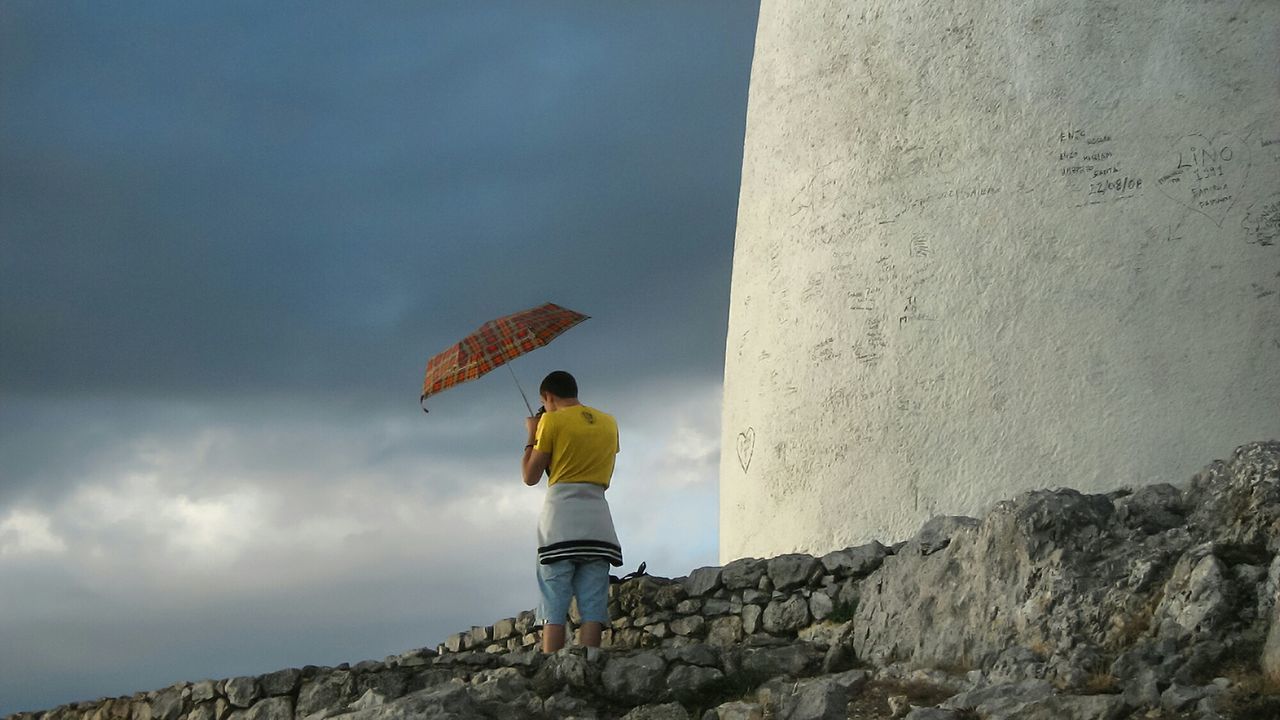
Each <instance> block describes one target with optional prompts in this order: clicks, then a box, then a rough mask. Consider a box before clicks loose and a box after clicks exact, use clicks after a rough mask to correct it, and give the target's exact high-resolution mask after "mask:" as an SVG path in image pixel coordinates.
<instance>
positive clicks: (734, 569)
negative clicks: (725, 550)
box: [720, 558, 765, 590]
mask: <svg viewBox="0 0 1280 720" xmlns="http://www.w3.org/2000/svg"><path fill="white" fill-rule="evenodd" d="M764 574H765V561H764V560H760V559H757V558H740V559H738V560H734V561H732V562H730V563H728V564H726V565H725V566H724V569H722V570H721V572H720V579H721V581H722V582H723V583H724V586H725V588H727V589H729V590H754V589H755V588H757V587H759V585H760V578H762V577H764Z"/></svg>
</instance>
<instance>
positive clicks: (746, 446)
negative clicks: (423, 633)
mask: <svg viewBox="0 0 1280 720" xmlns="http://www.w3.org/2000/svg"><path fill="white" fill-rule="evenodd" d="M755 451H756V429H755V428H753V427H748V428H747V429H746V430H743V431H742V432H740V433H738V464H739V465H741V466H742V472H746V471H747V470H749V469H750V468H751V456H752V455H753V454H754V453H755Z"/></svg>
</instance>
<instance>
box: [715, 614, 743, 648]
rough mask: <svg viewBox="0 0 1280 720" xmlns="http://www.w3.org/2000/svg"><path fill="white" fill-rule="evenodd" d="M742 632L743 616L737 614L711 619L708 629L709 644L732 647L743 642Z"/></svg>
mask: <svg viewBox="0 0 1280 720" xmlns="http://www.w3.org/2000/svg"><path fill="white" fill-rule="evenodd" d="M742 633H743V623H742V618H740V617H738V616H737V615H730V616H729V617H720V618H716V619H715V620H712V621H711V624H710V625H709V629H708V630H707V644H708V645H713V646H715V647H720V648H726V647H732V646H733V645H736V644H737V643H739V642H741V640H742Z"/></svg>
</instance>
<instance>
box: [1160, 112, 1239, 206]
mask: <svg viewBox="0 0 1280 720" xmlns="http://www.w3.org/2000/svg"><path fill="white" fill-rule="evenodd" d="M1248 151H1249V146H1248V145H1247V144H1245V143H1244V142H1243V141H1241V140H1240V139H1239V138H1237V137H1236V136H1234V135H1232V134H1231V133H1226V134H1223V135H1219V136H1217V137H1215V138H1214V139H1213V140H1209V139H1208V138H1206V137H1205V136H1203V135H1199V134H1196V135H1187V136H1184V137H1183V138H1182V139H1181V140H1179V141H1178V142H1177V144H1176V145H1174V146H1173V149H1172V150H1170V151H1169V154H1168V155H1167V156H1166V162H1165V164H1164V166H1163V167H1162V168H1161V170H1160V171H1161V172H1162V173H1164V174H1163V175H1161V176H1160V177H1159V178H1158V179H1157V180H1156V185H1158V186H1159V187H1160V192H1162V193H1164V194H1165V195H1167V196H1168V197H1169V198H1170V199H1172V200H1173V201H1174V202H1177V203H1178V204H1180V205H1182V206H1184V207H1187V208H1190V209H1191V210H1195V211H1196V212H1198V213H1200V214H1201V215H1204V216H1205V217H1207V218H1209V219H1210V220H1212V221H1213V222H1214V223H1215V224H1217V225H1218V226H1221V225H1222V221H1223V220H1224V219H1225V218H1226V216H1227V212H1228V211H1229V210H1231V207H1232V206H1233V205H1235V204H1236V200H1237V199H1238V198H1239V197H1240V194H1241V191H1243V190H1244V184H1245V182H1246V181H1247V180H1248V177H1249V158H1248Z"/></svg>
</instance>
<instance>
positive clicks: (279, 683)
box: [258, 651, 435, 697]
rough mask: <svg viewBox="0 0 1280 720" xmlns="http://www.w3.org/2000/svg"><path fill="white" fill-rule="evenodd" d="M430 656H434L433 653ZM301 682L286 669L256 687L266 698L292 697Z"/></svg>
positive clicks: (298, 673) (297, 672)
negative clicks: (276, 696)
mask: <svg viewBox="0 0 1280 720" xmlns="http://www.w3.org/2000/svg"><path fill="white" fill-rule="evenodd" d="M417 652H421V651H417ZM427 652H430V651H427ZM432 654H433V655H434V654H435V653H432ZM401 657H402V658H403V657H404V656H403V655H402V656H401ZM301 680H302V671H301V670H298V669H297V668H286V669H284V670H277V671H275V672H272V673H267V674H266V675H260V676H258V686H259V687H261V688H262V694H263V695H266V696H268V697H270V696H273V695H292V694H293V692H294V691H295V690H297V689H298V683H299V682H301Z"/></svg>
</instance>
